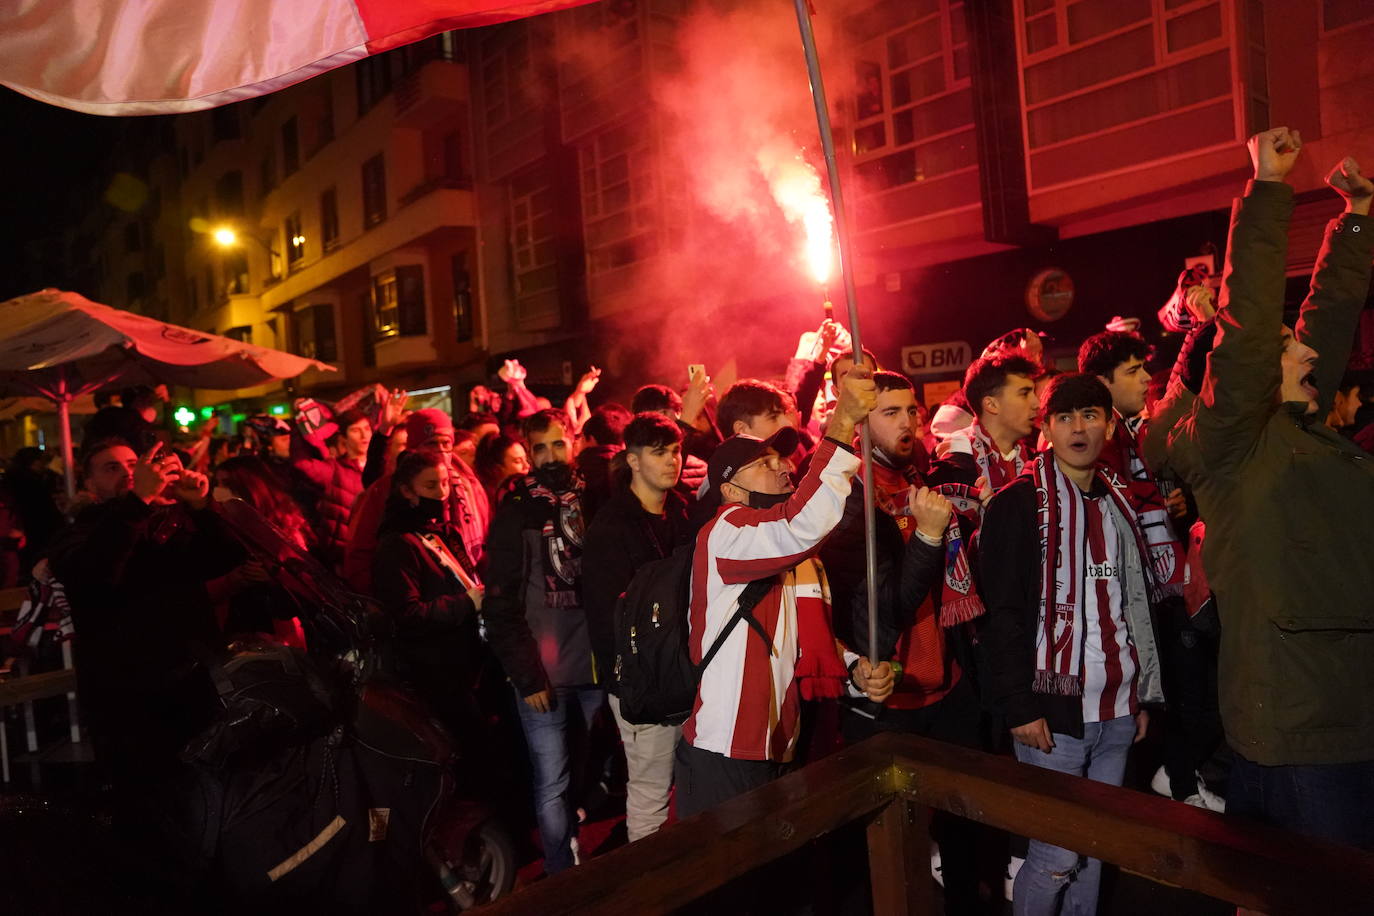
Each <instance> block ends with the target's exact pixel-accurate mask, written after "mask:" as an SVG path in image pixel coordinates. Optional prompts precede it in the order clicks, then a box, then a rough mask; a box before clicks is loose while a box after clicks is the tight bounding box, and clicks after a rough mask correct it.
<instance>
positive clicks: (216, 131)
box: [210, 105, 243, 143]
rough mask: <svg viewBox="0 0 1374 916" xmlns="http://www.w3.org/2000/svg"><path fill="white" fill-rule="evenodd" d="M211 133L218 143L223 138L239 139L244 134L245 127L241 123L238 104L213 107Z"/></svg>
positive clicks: (211, 111)
mask: <svg viewBox="0 0 1374 916" xmlns="http://www.w3.org/2000/svg"><path fill="white" fill-rule="evenodd" d="M210 134H211V136H212V137H214V139H215V142H216V143H218V142H219V141H221V140H237V139H238V138H239V137H241V136H243V128H242V127H241V126H240V124H239V110H238V106H236V105H221V106H220V107H219V108H213V109H211V110H210Z"/></svg>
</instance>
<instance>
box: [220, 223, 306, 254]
mask: <svg viewBox="0 0 1374 916" xmlns="http://www.w3.org/2000/svg"><path fill="white" fill-rule="evenodd" d="M245 234H246V235H247V236H248V238H250V239H252V240H253V241H255V242H257V243H258V244H259V245H261V246H262V247H263V248H264V249H266V251H267V253H268V254H270V255H271V256H272V257H274V258H278V257H281V255H279V254H277V250H276V249H275V248H273V247H272V246H271V245H269V244H267V243H266V242H264V241H263V240H262V239H260V238H258V237H257V236H256V235H254V234H253V233H251V232H248V233H245ZM210 237H211V238H212V239H214V240H215V244H216V245H218V246H219V247H221V248H234V247H236V246H237V245H238V244H239V243H240V242H241V241H242V238H243V237H242V236H240V235H239V233H238V232H237V231H236V230H235V229H234V228H233V227H232V226H217V227H215V228H214V229H212V230H210ZM302 241H304V239H302Z"/></svg>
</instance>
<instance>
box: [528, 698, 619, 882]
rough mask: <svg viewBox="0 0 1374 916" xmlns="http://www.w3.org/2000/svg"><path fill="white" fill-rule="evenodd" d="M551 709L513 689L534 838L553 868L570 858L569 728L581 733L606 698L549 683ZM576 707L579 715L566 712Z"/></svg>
mask: <svg viewBox="0 0 1374 916" xmlns="http://www.w3.org/2000/svg"><path fill="white" fill-rule="evenodd" d="M550 694H551V696H552V697H553V709H550V710H549V711H548V712H535V711H534V710H533V709H531V708H530V705H529V704H528V703H526V702H525V700H524V698H523V697H521V696H520V695H519V693H518V692H517V693H516V697H515V706H516V708H517V709H518V710H520V727H521V728H522V729H524V731H525V744H526V745H528V746H529V749H530V766H531V768H532V769H533V770H534V816H535V819H536V820H538V822H539V840H540V842H541V843H543V845H544V871H545V873H547V874H550V875H552V874H555V873H557V872H560V871H563V870H564V869H565V868H571V867H572V864H573V854H572V838H573V832H574V831H575V830H576V828H577V824H576V821H575V819H574V818H573V815H572V810H571V808H570V806H569V800H568V787H569V785H570V784H571V783H572V767H571V763H570V755H569V752H568V745H569V740H568V739H569V738H570V737H571V735H572V734H573V733H572V732H571V731H570V730H571V729H579V730H580V733H581V734H586V731H587V727H588V726H589V725H591V722H592V719H594V718H596V714H597V712H598V711H599V710H600V709H601V707H602V706H604V705H605V704H606V691H605V690H604V689H603V688H601V687H555V688H553V689H552V690H551V691H550ZM574 705H575V706H577V707H579V708H580V709H581V713H582V716H581V719H580V720H579V719H578V717H577V716H572V717H569V715H568V711H569V708H570V707H572V706H574Z"/></svg>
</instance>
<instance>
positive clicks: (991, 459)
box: [939, 420, 1032, 490]
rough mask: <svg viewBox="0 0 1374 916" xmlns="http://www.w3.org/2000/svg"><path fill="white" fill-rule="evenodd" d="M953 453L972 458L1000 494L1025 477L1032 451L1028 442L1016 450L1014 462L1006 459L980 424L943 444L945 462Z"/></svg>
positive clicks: (958, 433)
mask: <svg viewBox="0 0 1374 916" xmlns="http://www.w3.org/2000/svg"><path fill="white" fill-rule="evenodd" d="M950 453H956V454H957V453H963V454H966V455H972V456H973V461H974V463H975V464H977V465H978V474H979V475H980V476H982V477H986V478H987V479H988V483H989V484H990V485H991V486H992V488H993V489H994V490H1000V489H1002V488H1003V487H1005V486H1006V485H1007V484H1009V483H1011V482H1012V481H1013V480H1015V479H1016V478H1017V477H1019V476H1020V475H1021V472H1022V471H1023V470H1025V468H1026V465H1027V464H1029V463H1030V461H1031V457H1032V456H1031V452H1030V449H1028V448H1026V445H1025V443H1024V442H1017V443H1016V446H1015V448H1013V449H1012V453H1011V458H1010V459H1007V458H1003V457H1002V453H1001V452H1000V451H999V450H998V448H997V443H996V442H994V441H992V437H991V436H989V435H988V434H987V431H986V430H984V429H983V424H981V423H979V422H978V421H977V420H974V421H973V424H972V425H971V426H966V427H964V428H963V429H959V430H955V431H954V432H952V433H950V434H949V436H948V437H946V439H945V441H944V442H942V443H940V449H939V455H940V457H941V458H943V457H945V456H946V455H948V454H950Z"/></svg>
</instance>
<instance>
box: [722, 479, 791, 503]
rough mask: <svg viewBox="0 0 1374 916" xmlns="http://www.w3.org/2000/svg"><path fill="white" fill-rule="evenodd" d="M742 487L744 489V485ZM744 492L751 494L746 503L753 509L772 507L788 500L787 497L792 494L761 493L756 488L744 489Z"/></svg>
mask: <svg viewBox="0 0 1374 916" xmlns="http://www.w3.org/2000/svg"><path fill="white" fill-rule="evenodd" d="M735 486H739V484H735ZM740 489H741V490H744V487H740ZM744 492H745V493H748V494H749V499H748V501H747V502H746V503H745V505H746V506H748V507H749V508H751V509H771V508H773V507H774V506H779V505H782V504H783V503H785V502H787V497H789V496H791V495H792V494H791V493H759V492H757V491H755V490H744Z"/></svg>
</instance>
